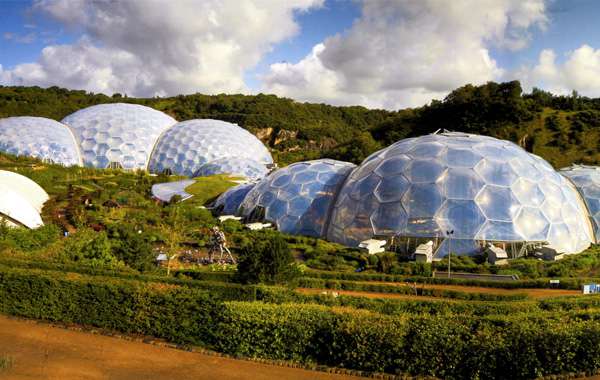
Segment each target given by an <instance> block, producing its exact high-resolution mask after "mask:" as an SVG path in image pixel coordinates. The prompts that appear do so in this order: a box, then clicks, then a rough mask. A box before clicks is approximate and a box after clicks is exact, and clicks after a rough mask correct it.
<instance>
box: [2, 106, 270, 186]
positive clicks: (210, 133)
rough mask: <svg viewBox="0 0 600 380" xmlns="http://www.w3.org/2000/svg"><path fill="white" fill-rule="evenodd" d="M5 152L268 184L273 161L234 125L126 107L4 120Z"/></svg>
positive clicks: (65, 162) (67, 163)
mask: <svg viewBox="0 0 600 380" xmlns="http://www.w3.org/2000/svg"><path fill="white" fill-rule="evenodd" d="M0 151H1V152H6V153H10V154H15V155H23V156H30V157H37V158H40V159H42V160H45V161H47V162H52V163H56V164H61V165H65V166H73V165H85V166H88V167H95V168H123V169H128V170H149V171H150V172H153V173H162V172H168V173H172V174H178V175H184V176H195V175H212V174H226V173H227V174H234V175H239V176H244V177H247V178H250V179H258V178H262V177H263V176H264V175H266V173H267V172H268V170H267V165H270V164H272V163H273V159H272V157H271V155H270V153H269V151H268V150H267V148H266V147H265V146H264V145H263V144H262V143H261V142H260V140H258V139H257V138H256V137H255V136H254V135H252V134H251V133H249V132H248V131H246V130H244V129H243V128H240V127H239V126H237V125H235V124H232V123H227V122H224V121H219V120H209V119H202V120H188V121H184V122H181V123H178V122H177V120H175V119H173V118H172V117H171V116H169V115H167V114H165V113H163V112H160V111H157V110H155V109H152V108H149V107H145V106H141V105H137V104H125V103H111V104H100V105H96V106H92V107H88V108H84V109H82V110H79V111H77V112H74V113H73V114H71V115H69V116H67V117H65V118H64V119H63V120H62V121H61V122H60V123H59V122H57V121H54V120H51V119H45V118H38V117H10V118H5V119H0Z"/></svg>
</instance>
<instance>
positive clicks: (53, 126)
mask: <svg viewBox="0 0 600 380" xmlns="http://www.w3.org/2000/svg"><path fill="white" fill-rule="evenodd" d="M0 151H1V152H5V153H9V154H13V155H15V156H28V157H35V158H39V159H40V160H42V161H46V162H51V163H55V164H60V165H64V166H73V165H81V157H80V155H79V151H78V149H77V142H76V141H75V137H74V136H73V134H72V133H71V131H70V130H69V128H68V127H67V126H66V125H64V124H62V123H59V122H58V121H55V120H52V119H46V118H43V117H30V116H19V117H7V118H4V119H0Z"/></svg>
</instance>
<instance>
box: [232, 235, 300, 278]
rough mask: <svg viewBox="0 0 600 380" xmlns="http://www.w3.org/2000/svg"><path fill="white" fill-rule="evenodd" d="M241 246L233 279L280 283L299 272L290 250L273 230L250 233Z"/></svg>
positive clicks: (294, 276)
mask: <svg viewBox="0 0 600 380" xmlns="http://www.w3.org/2000/svg"><path fill="white" fill-rule="evenodd" d="M253 235H254V236H253V239H250V242H249V243H247V244H246V245H244V246H243V247H242V248H241V252H240V257H239V263H238V267H237V273H236V279H237V281H239V282H241V283H244V284H257V283H266V284H283V283H288V282H290V281H291V280H293V279H295V278H296V277H297V276H298V275H299V271H298V270H297V268H296V265H295V264H294V257H293V256H292V252H291V250H290V248H289V246H288V244H287V243H286V241H285V240H284V239H283V237H282V236H281V235H279V234H277V233H273V232H271V231H268V232H260V233H254V234H253Z"/></svg>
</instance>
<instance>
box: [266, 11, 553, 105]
mask: <svg viewBox="0 0 600 380" xmlns="http://www.w3.org/2000/svg"><path fill="white" fill-rule="evenodd" d="M547 22H548V18H547V15H546V8H545V4H544V2H543V0H524V1H521V0H479V1H468V0H467V1H439V0H422V1H395V0H365V1H364V3H363V6H362V14H361V16H360V18H359V19H358V20H356V21H355V22H354V24H353V25H352V27H351V28H350V29H349V30H347V31H344V32H343V33H340V34H337V35H335V36H332V37H330V38H327V39H326V40H325V41H323V42H322V43H320V44H318V45H316V46H315V47H314V48H313V50H312V52H311V53H310V54H309V55H307V56H306V57H305V58H304V59H302V60H301V61H299V62H297V63H277V64H273V65H272V66H271V67H270V71H269V72H268V73H266V74H265V75H264V76H263V78H262V80H263V91H266V92H274V93H276V94H279V95H285V96H290V97H293V98H297V99H302V100H308V101H322V102H329V103H334V104H362V105H365V106H370V107H382V108H398V107H403V106H415V105H422V104H423V103H425V102H427V101H429V100H431V99H433V98H441V97H443V96H444V95H445V94H447V93H448V92H449V91H450V90H452V89H453V88H456V87H458V86H461V85H464V84H466V83H474V84H479V83H485V82H487V81H489V80H497V79H500V78H501V77H502V75H503V74H504V72H503V70H502V68H500V67H499V66H498V65H497V63H496V61H495V60H494V59H493V58H492V57H491V56H490V48H491V47H497V48H505V49H511V50H516V49H521V48H523V47H525V46H526V45H527V44H528V42H529V40H530V39H531V30H532V29H533V28H542V29H543V28H545V26H546V24H547Z"/></svg>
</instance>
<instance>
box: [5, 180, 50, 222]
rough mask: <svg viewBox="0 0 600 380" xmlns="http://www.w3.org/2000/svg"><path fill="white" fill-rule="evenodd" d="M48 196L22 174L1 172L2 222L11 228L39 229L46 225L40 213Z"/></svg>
mask: <svg viewBox="0 0 600 380" xmlns="http://www.w3.org/2000/svg"><path fill="white" fill-rule="evenodd" d="M46 200H48V194H47V193H46V192H45V191H44V189H42V188H41V187H40V186H39V185H38V184H37V183H35V182H34V181H32V180H30V179H29V178H27V177H24V176H22V175H20V174H17V173H13V172H8V171H4V170H1V171H0V220H3V221H5V222H6V223H7V224H8V225H9V226H12V227H18V226H25V227H27V228H38V227H41V226H42V225H44V223H43V222H42V218H41V216H40V211H41V210H42V207H43V205H44V202H46Z"/></svg>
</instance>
